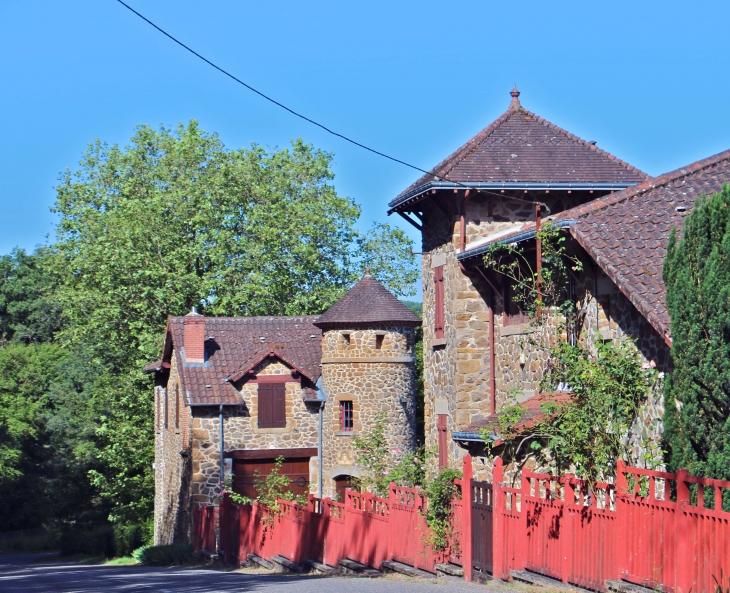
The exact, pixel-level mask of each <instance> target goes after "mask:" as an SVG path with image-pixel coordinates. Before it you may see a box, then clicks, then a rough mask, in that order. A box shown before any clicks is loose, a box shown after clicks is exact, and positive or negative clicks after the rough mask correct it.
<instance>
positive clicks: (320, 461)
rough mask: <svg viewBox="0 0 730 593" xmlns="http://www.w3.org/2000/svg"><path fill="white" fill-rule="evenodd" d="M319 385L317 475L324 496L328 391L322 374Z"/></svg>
mask: <svg viewBox="0 0 730 593" xmlns="http://www.w3.org/2000/svg"><path fill="white" fill-rule="evenodd" d="M315 387H317V391H318V392H319V393H318V395H317V397H318V398H319V435H318V436H317V461H318V465H319V475H318V476H317V481H318V484H317V489H318V492H319V498H322V496H323V495H324V486H323V484H322V482H323V476H324V467H323V464H324V456H323V454H322V448H323V443H322V430H323V420H322V419H323V416H324V405H325V403H326V402H327V392H326V391H325V390H324V380H323V379H322V375H320V376H319V379H317V383H316V385H315Z"/></svg>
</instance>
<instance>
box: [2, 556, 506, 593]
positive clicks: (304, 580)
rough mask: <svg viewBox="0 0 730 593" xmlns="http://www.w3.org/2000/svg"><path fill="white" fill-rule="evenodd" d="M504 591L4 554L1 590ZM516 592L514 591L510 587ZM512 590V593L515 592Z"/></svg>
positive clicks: (397, 580)
mask: <svg viewBox="0 0 730 593" xmlns="http://www.w3.org/2000/svg"><path fill="white" fill-rule="evenodd" d="M490 589H491V590H492V591H499V590H501V591H502V592H503V593H504V591H505V589H504V587H499V588H497V587H494V588H492V587H486V586H480V585H472V584H467V583H463V584H462V583H459V582H449V583H443V582H435V581H429V580H419V581H416V580H410V579H406V578H401V577H384V578H379V579H360V578H345V577H316V576H302V577H295V576H283V575H273V574H253V573H246V572H244V571H235V572H233V571H231V572H225V571H219V570H210V569H204V568H194V569H191V568H151V567H140V566H93V565H92V566H90V565H82V564H77V563H69V562H58V561H56V559H55V558H49V557H48V556H47V555H45V556H43V555H40V556H39V555H20V554H0V592H2V593H16V592H17V593H20V592H22V593H40V592H45V591H63V592H64V593H66V592H68V593H71V592H74V593H75V592H79V593H90V592H100V593H137V592H152V591H155V592H159V593H218V592H228V591H237V592H247V591H266V592H267V593H345V592H346V593H360V592H362V593H417V592H420V591H426V592H427V593H452V592H453V593H461V592H464V593H467V592H468V593H477V592H485V593H486V592H487V591H489V590H490ZM510 589H511V588H510ZM515 591H516V590H515V589H511V592H515Z"/></svg>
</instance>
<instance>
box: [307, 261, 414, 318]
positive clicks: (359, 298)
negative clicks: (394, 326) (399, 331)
mask: <svg viewBox="0 0 730 593" xmlns="http://www.w3.org/2000/svg"><path fill="white" fill-rule="evenodd" d="M389 322H390V323H401V324H406V325H420V324H421V320H420V319H419V318H418V316H417V315H416V314H415V313H413V311H411V310H410V309H409V308H408V307H406V306H405V305H404V304H403V303H401V302H400V301H399V300H398V299H397V298H395V296H393V294H392V293H391V292H390V291H389V290H388V289H387V288H385V286H383V285H382V284H381V283H380V282H378V281H377V280H376V279H375V278H373V277H372V276H371V275H370V274H369V273H366V274H365V276H364V277H363V278H362V280H360V282H358V283H357V284H355V286H353V287H352V288H351V289H350V290H348V291H347V293H346V294H345V296H343V297H342V298H341V299H340V300H339V301H337V302H336V303H335V304H334V305H332V306H331V307H330V308H329V309H327V311H325V312H324V313H323V314H322V315H320V317H319V319H318V320H317V321H316V322H315V325H316V326H318V327H325V326H331V325H343V324H345V325H347V324H349V325H365V324H375V323H389Z"/></svg>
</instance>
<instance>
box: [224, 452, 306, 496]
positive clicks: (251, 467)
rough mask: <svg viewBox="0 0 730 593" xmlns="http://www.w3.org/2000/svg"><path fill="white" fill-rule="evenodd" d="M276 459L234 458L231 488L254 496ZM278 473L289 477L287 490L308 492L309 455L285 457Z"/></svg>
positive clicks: (297, 493)
mask: <svg viewBox="0 0 730 593" xmlns="http://www.w3.org/2000/svg"><path fill="white" fill-rule="evenodd" d="M275 462H276V459H274V458H263V459H245V460H244V459H234V460H233V490H234V491H235V492H238V494H241V495H242V496H247V497H249V498H256V495H257V492H258V488H259V487H260V484H261V482H263V481H264V480H265V479H266V476H268V475H269V474H270V473H271V472H272V471H273V470H274V464H275ZM280 473H281V474H283V475H285V476H286V477H288V478H289V480H290V484H289V488H288V489H289V490H290V491H291V492H292V493H294V494H295V495H297V496H298V495H301V494H304V495H306V494H308V493H309V457H286V458H284V463H283V464H282V466H281V470H280Z"/></svg>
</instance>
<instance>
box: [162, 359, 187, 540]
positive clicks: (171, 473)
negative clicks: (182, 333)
mask: <svg viewBox="0 0 730 593" xmlns="http://www.w3.org/2000/svg"><path fill="white" fill-rule="evenodd" d="M154 393H155V516H154V529H155V533H154V541H155V544H158V545H159V544H170V543H174V542H185V541H190V538H191V537H192V534H191V532H190V526H191V512H192V506H191V501H190V484H189V479H190V457H189V450H190V441H189V431H188V430H187V427H188V423H189V420H190V418H189V416H190V408H188V407H187V406H186V405H185V403H184V402H183V400H182V392H181V390H180V378H179V375H178V367H177V360H176V357H173V358H172V364H171V369H170V375H169V378H168V380H167V384H166V386H165V385H161V384H159V385H156V386H155V392H154ZM165 405H167V413H166V412H165ZM166 415H167V427H165V416H166Z"/></svg>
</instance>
